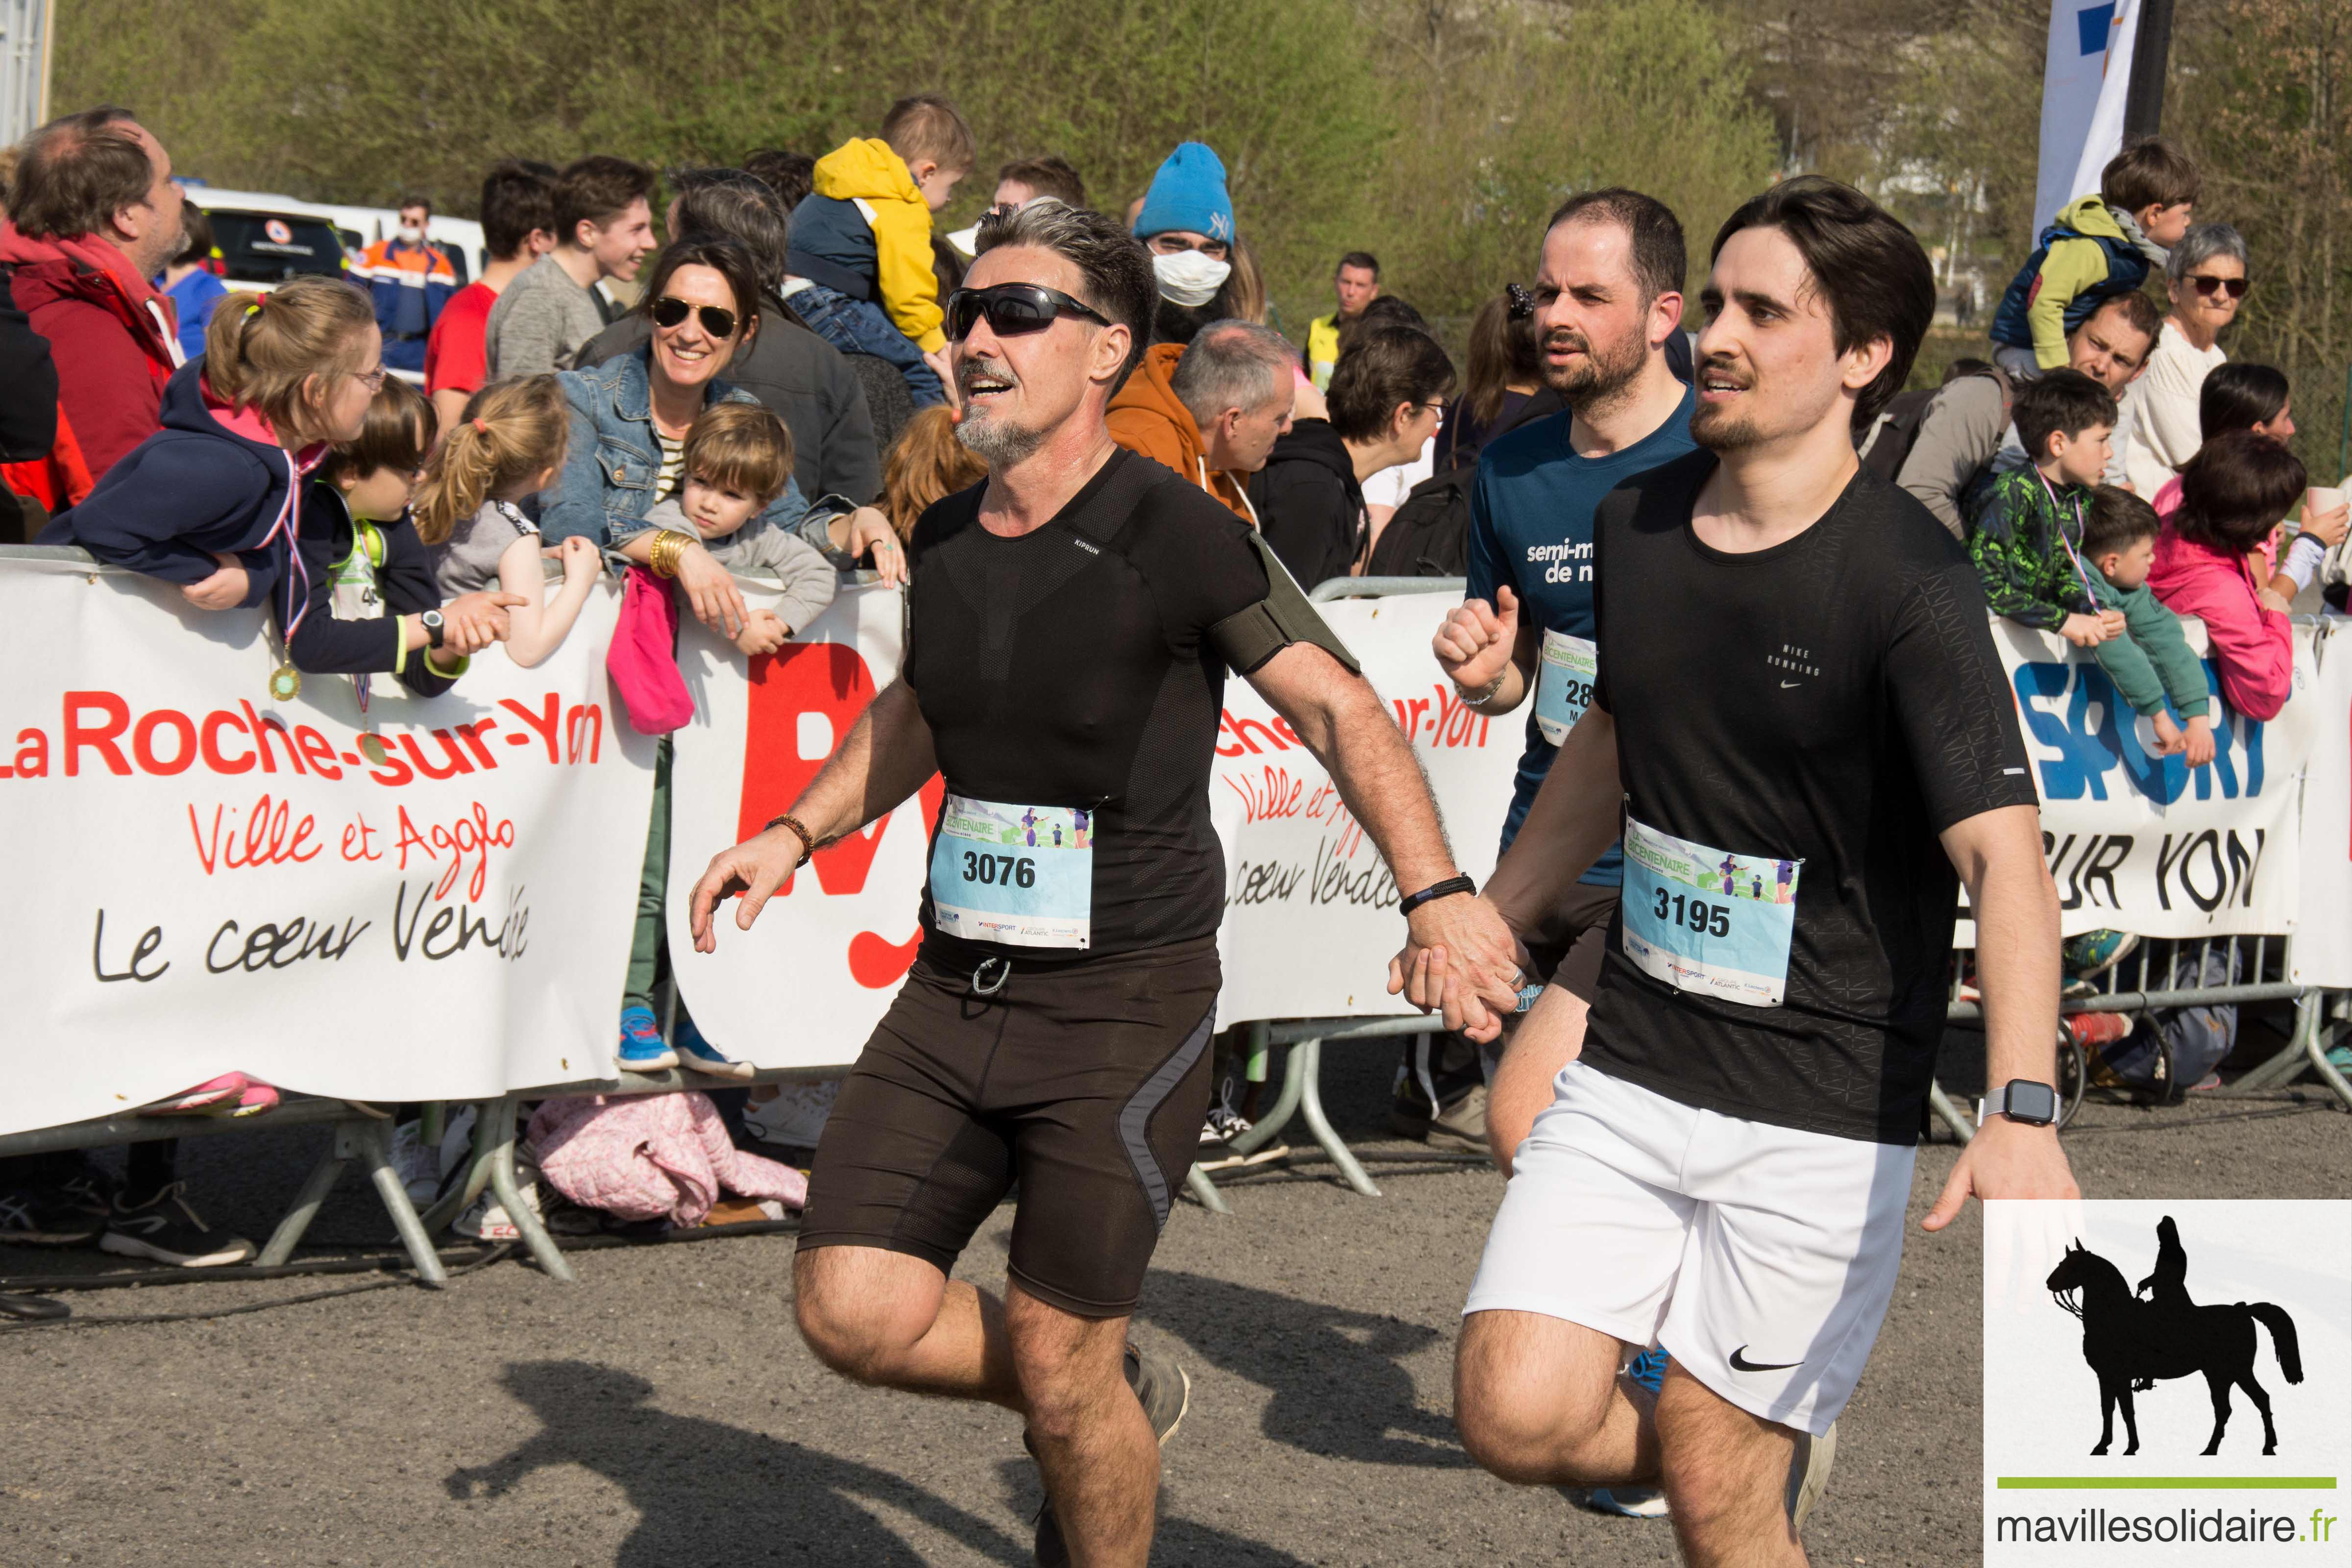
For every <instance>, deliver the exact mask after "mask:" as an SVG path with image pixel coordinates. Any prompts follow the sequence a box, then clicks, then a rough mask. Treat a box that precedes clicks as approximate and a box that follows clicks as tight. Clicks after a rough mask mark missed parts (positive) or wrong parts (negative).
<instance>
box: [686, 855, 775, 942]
mask: <svg viewBox="0 0 2352 1568" xmlns="http://www.w3.org/2000/svg"><path fill="white" fill-rule="evenodd" d="M800 863H801V841H800V837H799V835H797V834H795V833H794V832H793V830H792V829H791V828H789V827H771V828H769V829H768V830H767V831H766V832H765V833H762V834H761V835H760V836H759V837H755V838H747V839H745V840H744V841H743V842H742V843H740V844H738V845H737V846H735V847H734V848H732V849H722V850H720V851H719V853H718V854H717V855H715V856H713V857H711V860H710V869H709V870H707V871H705V872H704V873H703V874H702V880H700V881H699V882H697V883H696V884H695V885H694V903H693V907H692V913H691V915H690V918H689V921H688V923H689V925H690V927H691V929H692V930H693V931H694V951H695V952H718V951H719V934H718V932H717V931H715V930H714V929H713V928H712V925H711V920H710V914H711V910H713V909H714V908H715V907H716V906H717V905H718V902H719V900H721V899H724V898H727V897H730V895H732V894H735V893H741V894H742V895H743V905H742V907H741V908H740V909H739V910H736V911H735V929H736V930H738V931H750V930H751V922H752V921H756V920H758V919H759V918H760V911H761V910H763V909H765V908H767V906H768V900H769V898H770V896H771V895H772V894H773V893H774V892H775V890H776V889H778V888H781V887H782V886H783V885H784V879H786V878H788V877H790V876H791V875H792V874H793V872H794V871H795V870H797V869H799V868H800Z"/></svg>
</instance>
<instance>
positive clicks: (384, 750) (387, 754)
mask: <svg viewBox="0 0 2352 1568" xmlns="http://www.w3.org/2000/svg"><path fill="white" fill-rule="evenodd" d="M360 755H361V756H362V757H365V758H366V759H367V760H368V764H369V765H370V766H371V767H378V768H380V767H382V766H383V765H384V763H388V762H390V761H391V760H392V748H391V747H390V746H387V745H385V744H384V743H383V736H382V735H377V734H366V735H362V736H361V737H360Z"/></svg>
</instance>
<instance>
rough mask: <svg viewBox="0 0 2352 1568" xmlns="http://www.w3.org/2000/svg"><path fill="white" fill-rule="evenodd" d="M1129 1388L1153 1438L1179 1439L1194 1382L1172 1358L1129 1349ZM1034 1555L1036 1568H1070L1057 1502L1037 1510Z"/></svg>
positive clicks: (1165, 1442)
mask: <svg viewBox="0 0 2352 1568" xmlns="http://www.w3.org/2000/svg"><path fill="white" fill-rule="evenodd" d="M1126 1370H1127V1385H1128V1387H1129V1388H1131V1389H1133V1390H1135V1398H1136V1402H1137V1403H1138V1404H1139V1405H1142V1406H1143V1418H1144V1419H1145V1420H1147V1421H1149V1422H1150V1423H1151V1435H1152V1436H1154V1437H1157V1438H1159V1439H1160V1447H1163V1448H1164V1447H1167V1446H1168V1439H1169V1438H1171V1437H1173V1436H1176V1428H1177V1427H1179V1426H1182V1425H1183V1424H1184V1413H1185V1412H1186V1411H1188V1410H1190V1409H1192V1377H1191V1376H1190V1375H1189V1374H1188V1373H1186V1372H1185V1371H1184V1369H1183V1368H1182V1367H1181V1366H1179V1365H1177V1364H1176V1363H1175V1361H1174V1360H1173V1359H1171V1357H1168V1356H1164V1355H1160V1354H1157V1353H1156V1352H1155V1353H1149V1354H1147V1353H1146V1352H1142V1351H1139V1350H1138V1349H1136V1348H1135V1347H1134V1346H1133V1345H1129V1346H1128V1347H1127V1368H1126ZM1021 1441H1022V1444H1023V1446H1024V1447H1028V1449H1029V1452H1030V1455H1031V1456H1032V1457H1033V1458H1034V1456H1035V1455H1036V1452H1037V1450H1036V1447H1034V1445H1032V1444H1031V1443H1030V1442H1029V1438H1028V1436H1027V1435H1026V1434H1025V1433H1024V1435H1023V1436H1022V1438H1021ZM1034 1555H1035V1557H1036V1560H1037V1568H1067V1564H1068V1563H1069V1561H1070V1546H1069V1542H1066V1541H1064V1540H1063V1539H1062V1523H1061V1521H1059V1520H1057V1519H1055V1517H1054V1500H1053V1498H1052V1497H1051V1496H1048V1497H1047V1498H1046V1499H1045V1504H1044V1506H1042V1507H1040V1508H1039V1509H1038V1510H1037V1541H1036V1547H1035V1552H1034Z"/></svg>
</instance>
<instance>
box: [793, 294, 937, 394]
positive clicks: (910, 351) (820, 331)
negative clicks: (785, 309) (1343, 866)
mask: <svg viewBox="0 0 2352 1568" xmlns="http://www.w3.org/2000/svg"><path fill="white" fill-rule="evenodd" d="M788 302H789V303H790V304H791V306H792V308H793V310H795V311H797V312H799V314H800V318H801V320H802V321H806V322H807V323H808V324H809V330H810V331H813V332H814V333H815V334H816V335H817V336H818V337H821V338H823V339H824V341H825V342H829V343H831V344H832V345H833V346H834V347H835V348H837V349H839V350H840V351H841V352H842V353H845V354H872V355H873V356H874V357H875V358H876V359H879V360H887V361H888V362H889V363H892V364H894V365H896V366H898V374H900V375H903V376H905V377H906V378H907V390H908V392H909V393H911V394H912V395H913V396H914V399H915V406H916V407H918V408H928V407H929V406H930V405H933V404H935V403H945V402H946V401H947V400H948V394H947V388H945V387H943V386H941V385H940V378H939V374H938V373H937V372H935V371H933V370H932V369H931V367H930V364H929V362H928V361H926V360H925V359H924V358H923V351H922V350H921V349H919V348H918V347H916V346H915V340H914V339H912V338H910V337H908V335H907V334H906V333H904V332H902V331H899V330H898V327H897V326H896V325H895V324H894V323H893V322H892V321H891V320H890V318H889V317H888V316H887V315H885V314H884V313H883V310H882V307H881V306H879V305H877V304H876V303H875V302H874V301H873V300H853V299H851V298H850V297H849V296H848V295H846V294H844V293H843V292H841V291H840V290H839V289H828V288H826V287H825V286H824V284H822V283H812V284H810V285H809V286H808V287H807V288H805V289H797V290H795V291H794V292H793V296H792V298H791V300H789V301H788Z"/></svg>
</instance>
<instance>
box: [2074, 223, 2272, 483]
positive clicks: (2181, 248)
mask: <svg viewBox="0 0 2352 1568" xmlns="http://www.w3.org/2000/svg"><path fill="white" fill-rule="evenodd" d="M2164 281H2165V292H2166V293H2167V294H2168V295H2169V296H2170V298H2171V301H2172V310H2171V313H2170V314H2168V315H2167V316H2166V317H2165V318H2164V325H2163V327H2162V329H2161V330H2160V331H2158V333H2157V337H2156V348H2155V350H2154V352H2152V353H2150V354H2149V355H2148V356H2147V369H2146V370H2144V371H2142V372H2141V373H2140V375H2139V377H2138V379H2137V380H2136V381H2134V382H2132V383H2131V384H2130V385H2128V386H2127V387H2126V388H2125V390H2124V400H2123V417H2122V420H2121V422H2120V423H2119V424H2118V425H2117V426H2116V455H2117V457H2118V458H2119V459H2120V461H2121V465H2122V468H2123V474H2124V478H2125V479H2127V480H2129V481H2130V484H2131V488H2132V489H2134V490H2135V491H2137V493H2138V494H2140V495H2142V496H2146V497H2148V498H2150V499H2153V498H2154V497H2155V495H2156V493H2157V492H2158V490H2160V489H2163V488H2164V486H2165V485H2166V484H2167V483H2168V482H2169V481H2170V480H2171V479H2172V477H2173V475H2174V474H2175V473H2176V472H2178V471H2179V468H2180V467H2181V465H2183V464H2185V463H2186V462H2188V461H2189V458H2192V457H2194V456H2195V455H2196V453H2197V448H2198V447H2200V446H2202V445H2203V444H2204V440H2205V436H2204V430H2203V426H2202V425H2201V424H2200V420H2199V418H2198V394H2199V392H2200V389H2201V388H2202V387H2203V386H2204V384H2205V377H2206V376H2207V375H2209V374H2211V372H2212V371H2213V369H2214V367H2215V366H2217V365H2219V364H2221V363H2222V362H2224V361H2225V360H2227V359H2228V358H2229V357H2230V356H2229V355H2228V354H2226V353H2222V352H2221V344H2220V343H2219V342H2217V341H2216V340H2217V339H2219V338H2220V336H2221V331H2222V329H2223V328H2225V327H2227V326H2229V325H2230V324H2231V322H2232V321H2236V320H2237V319H2238V307H2239V305H2240V304H2241V303H2242V301H2243V300H2244V299H2245V297H2246V294H2247V291H2248V290H2249V289H2251V288H2252V280H2251V279H2250V278H2249V277H2248V275H2247V266H2246V242H2245V239H2244V237H2242V236H2241V235H2240V234H2239V233H2238V231H2237V230H2236V229H2235V228H2232V227H2231V226H2230V225H2228V224H2226V223H2205V224H2199V225H2198V226H2196V227H2194V228H2192V229H2190V230H2189V232H2188V233H2187V234H2185V235H2183V236H2181V238H2180V243H2179V245H2176V246H2174V247H2172V254H2171V256H2170V258H2168V259H2167V261H2166V262H2165V266H2164ZM2108 471H2109V473H2110V475H2112V474H2113V472H2114V470H2113V469H2112V468H2111V469H2109V470H2108Z"/></svg>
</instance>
